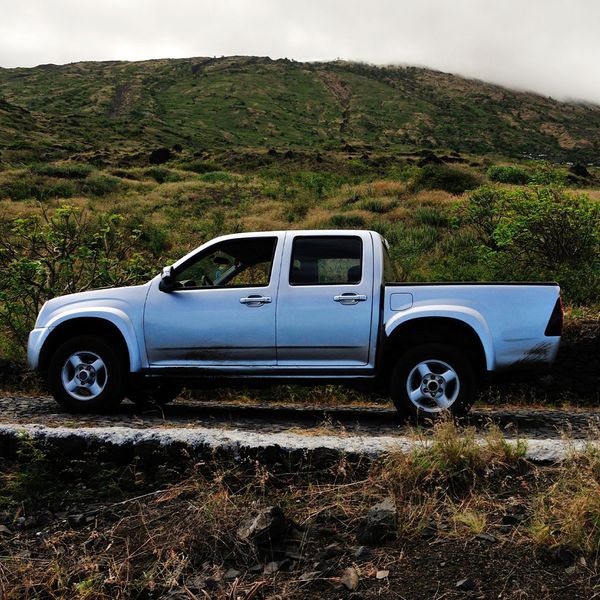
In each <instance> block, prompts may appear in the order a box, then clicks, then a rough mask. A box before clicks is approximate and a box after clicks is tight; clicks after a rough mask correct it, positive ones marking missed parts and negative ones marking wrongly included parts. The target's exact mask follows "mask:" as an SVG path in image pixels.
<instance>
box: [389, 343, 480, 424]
mask: <svg viewBox="0 0 600 600" xmlns="http://www.w3.org/2000/svg"><path fill="white" fill-rule="evenodd" d="M475 392H476V384H475V375H474V373H473V368H472V366H471V363H470V362H469V360H468V359H467V358H466V356H465V355H464V354H463V353H462V352H461V351H460V350H459V349H457V348H455V347H454V346H450V345H446V344H423V345H421V346H417V347H416V348H413V349H412V350H409V351H407V352H406V353H405V354H404V355H403V356H402V357H401V358H400V360H399V361H398V364H397V365H396V367H395V368H394V370H393V372H392V376H391V381H390V395H391V397H392V401H393V402H394V405H395V406H396V408H397V409H398V412H399V413H400V415H401V416H402V417H405V418H410V419H412V420H413V421H417V422H419V421H427V420H435V419H436V418H437V417H439V416H440V415H442V414H448V413H449V414H452V415H454V416H462V415H464V414H466V413H467V412H468V411H469V409H470V408H471V405H472V404H473V402H474V401H475Z"/></svg>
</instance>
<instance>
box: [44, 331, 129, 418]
mask: <svg viewBox="0 0 600 600" xmlns="http://www.w3.org/2000/svg"><path fill="white" fill-rule="evenodd" d="M125 373H126V371H125V365H124V362H123V360H122V357H121V356H120V355H119V354H118V353H117V352H116V351H115V350H114V349H113V348H112V347H111V346H109V345H108V344H107V343H106V342H105V341H104V340H103V339H101V338H99V337H95V336H79V337H75V338H72V339H70V340H67V341H66V342H64V343H63V344H62V345H61V346H60V347H59V348H58V349H57V350H56V352H55V353H54V356H53V357H52V360H51V361H50V365H49V368H48V383H49V386H50V391H51V392H52V395H53V396H54V399H55V400H56V401H57V402H58V403H59V404H60V405H61V406H62V407H63V408H65V409H67V410H69V411H71V412H103V411H109V410H111V409H113V408H114V407H115V406H117V405H118V404H119V403H120V402H121V400H123V396H124V390H125Z"/></svg>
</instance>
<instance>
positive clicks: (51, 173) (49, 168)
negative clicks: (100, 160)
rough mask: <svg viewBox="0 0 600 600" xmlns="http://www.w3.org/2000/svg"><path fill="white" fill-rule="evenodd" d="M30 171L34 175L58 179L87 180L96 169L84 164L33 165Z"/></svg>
mask: <svg viewBox="0 0 600 600" xmlns="http://www.w3.org/2000/svg"><path fill="white" fill-rule="evenodd" d="M30 171H31V172H32V173H33V174H34V175H43V176H45V177H56V178H57V179H85V178H86V177H87V176H88V175H90V174H91V173H92V171H94V167H93V166H92V165H88V164H84V163H82V164H77V163H74V164H70V163H64V164H37V165H32V166H31V168H30Z"/></svg>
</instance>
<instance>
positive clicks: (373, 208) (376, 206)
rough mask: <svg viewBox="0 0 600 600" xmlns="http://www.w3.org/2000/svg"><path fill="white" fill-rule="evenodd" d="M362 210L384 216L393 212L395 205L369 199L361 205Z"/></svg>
mask: <svg viewBox="0 0 600 600" xmlns="http://www.w3.org/2000/svg"><path fill="white" fill-rule="evenodd" d="M360 208H361V209H362V210H368V211H369V212H373V213H378V214H383V213H386V212H389V211H390V210H392V208H394V204H389V203H386V202H384V201H383V200H379V199H377V198H369V199H367V200H363V201H362V202H361V203H360Z"/></svg>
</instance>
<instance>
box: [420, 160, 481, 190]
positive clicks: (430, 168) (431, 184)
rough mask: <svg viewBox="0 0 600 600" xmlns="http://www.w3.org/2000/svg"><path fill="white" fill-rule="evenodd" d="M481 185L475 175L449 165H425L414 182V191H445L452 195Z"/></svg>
mask: <svg viewBox="0 0 600 600" xmlns="http://www.w3.org/2000/svg"><path fill="white" fill-rule="evenodd" d="M479 184H480V180H479V178H478V177H477V176H476V175H474V174H473V173H471V172H469V171H466V170H464V169H459V168H457V167H449V166H448V165H425V166H424V167H423V168H422V169H421V170H420V171H418V172H417V174H416V176H415V178H414V179H413V181H412V186H411V187H412V190H413V191H419V190H444V191H446V192H448V193H450V194H455V195H458V194H462V193H463V192H465V191H467V190H472V189H474V188H476V187H477V186H478V185H479Z"/></svg>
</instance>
